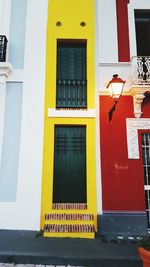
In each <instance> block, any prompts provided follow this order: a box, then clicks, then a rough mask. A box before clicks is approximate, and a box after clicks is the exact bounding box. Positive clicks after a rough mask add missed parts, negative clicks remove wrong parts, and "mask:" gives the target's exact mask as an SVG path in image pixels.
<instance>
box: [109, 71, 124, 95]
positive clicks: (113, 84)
mask: <svg viewBox="0 0 150 267" xmlns="http://www.w3.org/2000/svg"><path fill="white" fill-rule="evenodd" d="M124 84H125V81H123V80H122V79H120V78H118V75H117V74H114V75H113V78H112V80H111V81H110V82H109V83H108V85H107V88H108V90H109V93H110V96H111V97H112V98H119V97H120V95H121V94H122V90H123V87H124Z"/></svg>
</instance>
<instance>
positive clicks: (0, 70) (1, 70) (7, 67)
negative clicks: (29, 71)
mask: <svg viewBox="0 0 150 267" xmlns="http://www.w3.org/2000/svg"><path fill="white" fill-rule="evenodd" d="M11 72H12V66H11V64H10V63H9V62H0V76H5V77H6V78H7V77H8V76H9V74H10V73H11Z"/></svg>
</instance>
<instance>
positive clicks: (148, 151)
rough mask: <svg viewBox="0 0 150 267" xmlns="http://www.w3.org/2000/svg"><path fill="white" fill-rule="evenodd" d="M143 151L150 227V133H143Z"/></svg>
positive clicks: (146, 203) (146, 202)
mask: <svg viewBox="0 0 150 267" xmlns="http://www.w3.org/2000/svg"><path fill="white" fill-rule="evenodd" d="M142 153H143V169H144V189H145V206H146V213H147V224H148V228H149V229H150V133H143V134H142Z"/></svg>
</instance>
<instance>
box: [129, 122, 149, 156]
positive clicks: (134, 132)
mask: <svg viewBox="0 0 150 267" xmlns="http://www.w3.org/2000/svg"><path fill="white" fill-rule="evenodd" d="M126 127H127V146H128V158H129V159H139V142H138V130H150V119H149V118H144V119H143V118H142V119H141V118H140V119H138V118H137V119H130V118H127V119H126Z"/></svg>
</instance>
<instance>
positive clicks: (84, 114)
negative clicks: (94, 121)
mask: <svg viewBox="0 0 150 267" xmlns="http://www.w3.org/2000/svg"><path fill="white" fill-rule="evenodd" d="M48 117H49V118H95V117H96V110H95V109H88V110H76V109H75V110H71V109H67V110H64V109H60V110H56V109H53V108H48Z"/></svg>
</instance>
